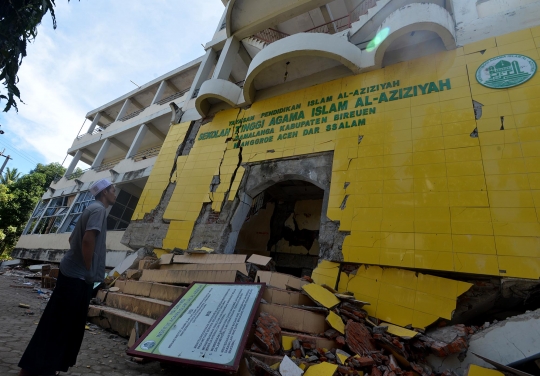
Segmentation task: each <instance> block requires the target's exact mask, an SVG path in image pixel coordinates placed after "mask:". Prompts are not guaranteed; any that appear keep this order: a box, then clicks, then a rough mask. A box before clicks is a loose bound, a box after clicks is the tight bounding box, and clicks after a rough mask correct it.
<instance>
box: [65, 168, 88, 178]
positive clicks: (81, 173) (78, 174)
mask: <svg viewBox="0 0 540 376" xmlns="http://www.w3.org/2000/svg"><path fill="white" fill-rule="evenodd" d="M89 170H91V168H87V169H86V170H81V171H77V170H75V171H74V172H72V173H71V174H69V175H66V179H67V180H73V179H76V178H79V177H81V176H82V175H83V174H84V173H85V172H86V171H89Z"/></svg>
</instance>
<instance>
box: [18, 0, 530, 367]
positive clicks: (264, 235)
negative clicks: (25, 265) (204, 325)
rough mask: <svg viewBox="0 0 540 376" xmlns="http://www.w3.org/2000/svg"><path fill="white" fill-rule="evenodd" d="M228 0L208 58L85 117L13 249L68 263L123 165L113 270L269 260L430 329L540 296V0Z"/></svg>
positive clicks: (376, 312) (388, 316) (497, 314)
mask: <svg viewBox="0 0 540 376" xmlns="http://www.w3.org/2000/svg"><path fill="white" fill-rule="evenodd" d="M223 2H224V5H225V9H224V12H223V17H222V19H221V20H220V22H219V24H218V25H217V29H216V32H215V34H214V37H213V39H212V40H211V41H209V42H208V43H207V44H206V45H205V50H206V53H205V54H204V55H203V56H202V57H200V58H199V59H197V60H195V61H193V62H190V63H188V64H186V65H184V66H182V67H180V68H178V69H176V70H175V71H173V72H170V73H167V74H166V75H163V76H162V77H159V78H157V79H155V80H153V81H152V82H149V83H147V84H145V85H143V86H142V87H140V88H138V89H136V90H134V91H132V92H130V93H127V94H126V95H124V96H123V97H121V98H118V99H116V100H114V101H112V102H110V103H107V104H106V105H103V106H102V107H100V108H98V109H95V110H93V111H91V112H89V113H88V114H87V116H86V117H87V119H89V120H91V125H90V128H88V130H87V132H86V133H84V134H83V135H81V136H78V137H77V139H76V140H75V141H74V143H73V145H72V147H71V148H70V149H69V150H68V153H69V154H71V155H73V157H74V159H73V162H72V163H71V165H70V166H69V168H68V169H67V171H66V174H65V176H64V177H62V178H60V179H59V180H57V181H55V182H53V183H52V184H51V187H50V189H49V191H48V192H47V193H45V195H44V197H43V200H42V201H41V202H40V203H39V204H38V206H37V207H36V210H35V212H34V214H33V215H32V218H31V220H30V222H29V224H28V226H27V228H26V230H25V233H24V234H23V235H22V236H21V238H20V240H19V242H18V243H17V246H16V249H15V250H14V252H13V255H14V256H16V257H20V258H25V259H35V260H46V261H53V262H54V261H59V259H60V258H61V255H62V254H63V252H64V251H65V248H66V245H67V240H66V239H67V236H68V235H69V234H68V233H69V231H70V229H71V228H72V223H73V221H74V220H76V218H78V217H77V215H78V214H80V212H81V211H82V208H83V206H84V204H85V203H86V202H88V200H89V199H90V198H89V197H88V196H87V189H88V187H89V185H90V184H91V183H92V182H93V181H95V180H97V179H99V178H102V177H109V178H111V179H112V181H113V182H114V183H115V184H116V185H117V187H118V188H119V189H118V191H119V192H120V193H119V196H118V201H117V204H116V205H115V206H113V207H112V209H111V210H110V213H109V222H108V223H109V224H110V228H109V230H110V232H109V234H108V249H109V254H110V257H108V259H107V263H108V266H109V267H115V266H116V265H117V264H118V263H119V262H120V261H121V260H122V259H123V257H124V256H125V255H126V254H128V253H129V252H132V251H133V250H138V249H140V248H145V249H146V250H147V251H148V253H152V252H153V253H154V254H155V255H156V256H157V257H161V256H163V255H166V254H170V253H174V254H183V253H185V252H213V253H217V254H231V255H233V254H236V255H254V254H255V255H261V256H270V257H272V259H273V260H274V262H275V269H276V271H277V272H281V273H287V274H290V275H293V276H297V277H302V276H304V275H312V274H314V277H313V278H314V280H315V281H316V282H317V283H319V282H320V283H323V284H327V285H328V286H330V287H331V288H333V289H336V290H337V291H340V292H346V291H347V292H351V293H353V294H354V297H355V298H356V299H358V300H359V301H366V302H369V303H370V304H369V305H366V306H364V307H363V309H365V311H366V312H367V314H369V315H370V316H372V317H376V318H378V319H380V320H382V321H384V322H388V323H391V324H395V325H398V326H402V327H408V328H415V329H419V330H424V329H425V328H428V327H429V326H430V325H432V324H433V323H435V322H437V320H440V319H441V318H442V319H444V320H446V321H447V322H448V323H467V324H475V325H481V324H482V323H483V322H484V321H485V320H491V319H494V318H497V319H505V318H506V317H508V316H510V315H511V314H518V313H523V312H524V311H525V309H527V308H529V307H531V308H535V307H538V302H539V299H540V282H539V278H540V151H539V150H540V75H538V74H536V75H535V72H536V70H537V65H538V62H539V61H540V55H539V53H540V26H539V25H540V3H538V2H537V1H525V0H522V1H516V2H510V1H502V0H482V1H470V0H452V1H450V0H428V1H425V0H424V1H422V2H419V1H412V0H411V1H409V0H378V1H375V0H333V1H329V0H300V1H291V0H280V1H273V2H267V1H259V0H257V1H247V0H229V1H226V0H224V1H223ZM270 4H271V6H270ZM79 161H84V162H86V163H88V164H90V165H91V168H90V169H89V170H87V171H85V172H84V173H83V174H82V175H80V176H77V177H75V176H73V171H74V168H75V166H76V164H77V163H78V162H79ZM121 195H122V198H121ZM314 270H315V272H313V271H314ZM318 281H319V282H318ZM154 282H163V281H154ZM480 321H481V322H480ZM448 362H449V363H451V361H450V360H449V361H448Z"/></svg>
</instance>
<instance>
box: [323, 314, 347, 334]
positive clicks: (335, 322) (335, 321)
mask: <svg viewBox="0 0 540 376" xmlns="http://www.w3.org/2000/svg"><path fill="white" fill-rule="evenodd" d="M326 322H327V323H328V325H330V326H331V327H332V328H333V329H335V330H336V331H338V332H339V333H341V334H345V324H344V323H343V320H342V319H341V317H339V316H338V315H336V314H335V313H334V312H333V311H330V313H329V314H328V316H327V317H326Z"/></svg>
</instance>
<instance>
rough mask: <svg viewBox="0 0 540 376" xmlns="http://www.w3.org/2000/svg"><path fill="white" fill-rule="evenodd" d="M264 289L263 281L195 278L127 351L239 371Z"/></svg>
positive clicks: (166, 360)
mask: <svg viewBox="0 0 540 376" xmlns="http://www.w3.org/2000/svg"><path fill="white" fill-rule="evenodd" d="M264 287H265V285H264V284H262V283H204V282H194V283H192V284H191V285H190V286H189V287H188V288H187V290H186V292H185V293H184V294H183V295H182V296H180V297H179V298H178V299H177V300H176V301H175V302H174V303H173V304H172V305H171V306H170V308H169V309H168V310H167V311H165V313H164V314H163V315H162V316H161V317H160V318H159V319H157V320H156V322H155V323H154V325H152V327H151V328H150V329H149V330H147V331H146V333H144V335H142V336H141V337H140V338H139V340H138V341H137V342H136V343H135V344H134V345H133V346H132V347H131V348H130V349H129V350H128V352H127V353H128V355H131V356H135V357H139V358H148V359H154V360H159V361H162V362H169V363H177V364H184V365H190V366H197V367H201V368H207V369H212V370H217V371H225V372H236V371H237V370H238V368H239V366H240V360H241V358H242V353H243V350H244V346H245V343H246V341H247V337H248V332H249V328H250V327H251V324H252V322H253V319H254V318H255V314H256V313H257V309H258V306H259V302H260V301H261V297H262V293H263V290H264Z"/></svg>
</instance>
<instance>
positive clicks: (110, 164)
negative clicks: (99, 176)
mask: <svg viewBox="0 0 540 376" xmlns="http://www.w3.org/2000/svg"><path fill="white" fill-rule="evenodd" d="M123 159H124V158H123V157H119V158H115V159H110V160H108V161H106V162H104V163H102V164H101V165H99V166H98V167H96V168H94V170H95V171H96V172H100V171H105V170H110V169H111V168H113V167H114V166H116V165H117V164H118V163H119V162H120V161H122V160H123Z"/></svg>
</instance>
